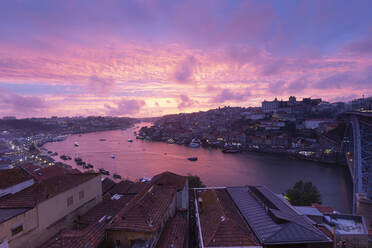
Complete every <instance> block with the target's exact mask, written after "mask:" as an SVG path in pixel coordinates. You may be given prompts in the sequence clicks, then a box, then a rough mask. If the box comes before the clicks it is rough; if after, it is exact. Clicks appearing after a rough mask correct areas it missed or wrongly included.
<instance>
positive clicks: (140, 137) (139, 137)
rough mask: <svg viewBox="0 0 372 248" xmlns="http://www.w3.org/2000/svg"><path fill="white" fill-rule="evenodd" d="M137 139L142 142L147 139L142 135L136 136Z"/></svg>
mask: <svg viewBox="0 0 372 248" xmlns="http://www.w3.org/2000/svg"><path fill="white" fill-rule="evenodd" d="M136 139H142V140H143V139H145V138H144V137H143V136H141V135H137V136H136Z"/></svg>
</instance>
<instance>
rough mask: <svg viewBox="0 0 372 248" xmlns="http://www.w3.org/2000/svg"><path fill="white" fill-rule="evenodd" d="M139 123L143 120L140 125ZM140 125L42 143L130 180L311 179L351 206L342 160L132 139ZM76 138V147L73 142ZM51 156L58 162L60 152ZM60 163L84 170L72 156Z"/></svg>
mask: <svg viewBox="0 0 372 248" xmlns="http://www.w3.org/2000/svg"><path fill="white" fill-rule="evenodd" d="M142 125H145V124H140V125H139V126H142ZM138 130H139V129H138V128H136V127H133V128H128V129H126V130H124V131H123V130H114V131H105V132H96V133H88V134H82V135H71V136H68V138H67V139H66V140H64V141H61V142H55V143H47V144H45V145H44V147H45V148H47V149H48V150H51V151H53V152H54V151H55V152H58V153H59V155H62V154H65V155H69V156H71V157H72V158H75V157H80V158H82V159H83V160H84V161H86V162H88V163H91V164H93V165H94V168H95V169H98V168H105V169H106V170H109V171H110V174H111V175H112V174H113V173H115V172H116V173H118V174H120V175H121V176H122V178H123V179H125V178H127V179H130V180H136V179H139V178H142V177H152V176H154V175H155V174H158V173H161V172H163V171H171V172H174V173H177V174H181V175H187V174H189V173H191V174H193V175H198V176H200V178H201V179H202V181H203V182H204V183H205V184H206V185H207V186H241V185H265V186H266V187H268V188H269V189H271V190H272V191H274V192H276V193H282V192H284V191H285V190H286V189H288V188H290V187H292V186H293V184H294V183H295V182H297V181H298V180H304V181H311V182H312V183H313V184H314V185H316V186H317V187H318V189H319V191H320V192H321V195H322V201H323V205H328V206H332V207H333V208H335V209H336V210H338V211H340V212H350V211H351V204H352V183H351V179H350V176H349V174H348V171H347V169H346V168H344V167H343V166H341V165H327V164H322V163H316V162H309V161H302V160H296V159H289V158H287V157H284V156H277V155H268V154H261V153H241V154H224V153H222V152H221V151H220V150H216V149H205V148H196V149H195V148H188V147H186V146H180V145H176V144H172V145H170V144H166V143H162V142H149V141H144V140H136V139H135V135H134V131H138ZM100 139H105V141H100ZM128 139H133V142H132V143H130V142H128ZM75 142H78V143H79V147H75V146H74V143H75ZM112 155H114V156H115V159H112ZM188 157H198V161H196V162H191V161H189V160H187V158H188ZM55 159H56V160H57V161H62V160H61V159H59V156H58V158H57V157H55ZM63 162H64V163H67V164H70V165H71V166H72V167H74V168H79V169H81V170H83V168H82V167H79V166H76V164H75V162H74V161H73V160H71V161H63Z"/></svg>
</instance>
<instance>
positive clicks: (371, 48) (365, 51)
mask: <svg viewBox="0 0 372 248" xmlns="http://www.w3.org/2000/svg"><path fill="white" fill-rule="evenodd" d="M371 31H372V30H371ZM346 50H347V51H350V52H352V53H355V54H358V55H371V54H372V39H369V40H362V41H356V42H353V43H351V44H349V45H347V46H346Z"/></svg>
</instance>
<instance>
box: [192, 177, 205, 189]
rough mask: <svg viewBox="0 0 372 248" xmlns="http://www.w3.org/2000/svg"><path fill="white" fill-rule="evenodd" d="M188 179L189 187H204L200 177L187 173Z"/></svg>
mask: <svg viewBox="0 0 372 248" xmlns="http://www.w3.org/2000/svg"><path fill="white" fill-rule="evenodd" d="M188 179H189V187H190V188H204V187H205V185H204V184H203V182H202V181H201V180H200V177H198V176H196V175H195V176H193V175H191V174H189V175H188Z"/></svg>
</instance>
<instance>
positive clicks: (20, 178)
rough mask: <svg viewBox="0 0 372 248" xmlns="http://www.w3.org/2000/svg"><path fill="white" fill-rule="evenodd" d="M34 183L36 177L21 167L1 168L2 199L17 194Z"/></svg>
mask: <svg viewBox="0 0 372 248" xmlns="http://www.w3.org/2000/svg"><path fill="white" fill-rule="evenodd" d="M33 184H34V179H33V178H32V177H31V176H30V175H29V174H28V173H27V172H25V171H23V170H22V169H20V168H12V169H9V170H0V199H1V197H2V196H5V195H9V194H15V193H17V192H19V191H21V190H23V189H25V188H28V187H30V186H31V185H33Z"/></svg>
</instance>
